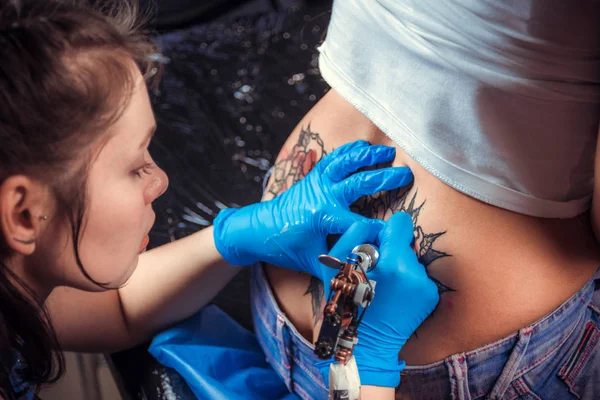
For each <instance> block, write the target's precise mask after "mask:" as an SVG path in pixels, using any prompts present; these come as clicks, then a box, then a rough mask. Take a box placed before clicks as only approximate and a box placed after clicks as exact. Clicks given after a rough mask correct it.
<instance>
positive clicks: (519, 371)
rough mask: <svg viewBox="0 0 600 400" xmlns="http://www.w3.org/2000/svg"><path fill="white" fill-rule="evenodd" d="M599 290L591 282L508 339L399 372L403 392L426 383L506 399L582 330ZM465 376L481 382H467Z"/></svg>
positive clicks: (455, 390) (449, 391)
mask: <svg viewBox="0 0 600 400" xmlns="http://www.w3.org/2000/svg"><path fill="white" fill-rule="evenodd" d="M595 286H596V285H595V279H594V278H592V279H591V280H590V281H588V282H587V283H586V284H585V285H584V286H583V287H582V288H581V289H580V290H579V291H578V292H577V293H575V294H574V295H573V296H571V297H570V298H569V299H568V300H567V301H565V302H564V303H563V304H562V305H561V306H559V307H558V308H556V309H555V310H553V311H552V312H551V313H549V314H547V315H546V316H544V317H542V318H541V319H539V320H537V321H536V322H534V323H533V324H531V325H529V326H526V327H524V328H522V329H520V330H519V331H517V332H515V333H514V334H512V335H510V336H507V337H505V338H502V339H500V340H497V341H495V342H493V343H490V344H488V345H486V346H483V347H480V348H478V349H475V350H472V351H468V352H464V353H458V354H454V355H452V356H450V357H447V358H446V359H444V360H441V361H438V362H435V363H432V364H428V365H424V366H407V367H406V368H405V369H404V370H403V371H402V373H401V375H402V384H401V391H403V392H404V391H407V392H409V391H411V386H413V387H414V389H415V390H419V389H418V386H422V385H423V382H425V381H426V382H430V383H433V382H435V383H437V384H439V385H444V386H446V387H443V388H442V387H440V388H436V389H434V390H436V391H437V392H439V393H454V394H456V397H458V398H467V396H461V395H460V393H470V394H473V395H474V396H475V397H477V394H478V393H489V398H492V399H493V398H500V397H502V395H503V393H505V391H506V390H507V388H508V386H509V384H510V383H511V382H512V381H513V380H515V379H517V378H519V377H520V376H522V375H524V374H526V373H527V372H528V371H530V370H531V369H533V368H535V367H536V366H538V365H539V364H540V363H542V362H544V360H546V359H547V358H548V357H550V356H551V355H552V354H553V353H554V352H555V351H557V350H558V349H560V348H561V346H563V345H564V344H565V342H567V340H568V339H569V338H571V337H572V335H573V333H574V332H575V330H576V329H581V328H582V326H581V324H580V322H581V320H582V319H583V318H584V316H585V313H586V310H587V308H588V306H591V302H592V298H593V296H594V291H595ZM493 371H496V373H494V372H493ZM467 373H468V375H469V376H472V377H475V376H476V377H477V379H476V380H474V379H464V376H466V375H467ZM435 383H433V384H434V385H435ZM460 385H464V387H460Z"/></svg>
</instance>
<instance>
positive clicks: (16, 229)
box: [0, 175, 49, 255]
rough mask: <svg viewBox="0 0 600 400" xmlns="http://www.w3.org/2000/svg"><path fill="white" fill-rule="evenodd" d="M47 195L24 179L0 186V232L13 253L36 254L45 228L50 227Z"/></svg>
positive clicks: (10, 180) (20, 177) (14, 177)
mask: <svg viewBox="0 0 600 400" xmlns="http://www.w3.org/2000/svg"><path fill="white" fill-rule="evenodd" d="M48 209H49V207H48V191H47V188H46V187H44V186H43V185H42V184H41V183H39V182H38V181H36V180H34V179H31V178H29V177H27V176H24V175H14V176H10V177H8V178H7V179H6V180H5V181H4V182H2V184H0V229H1V232H2V236H3V237H4V242H5V243H6V245H7V246H8V247H9V248H10V249H11V250H13V251H15V252H17V253H20V254H23V255H29V254H31V253H33V252H34V251H35V247H36V240H37V239H39V235H40V232H41V230H42V227H43V225H45V224H46V223H47V221H46V220H47V216H46V213H45V212H44V210H48Z"/></svg>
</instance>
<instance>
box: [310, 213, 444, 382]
mask: <svg viewBox="0 0 600 400" xmlns="http://www.w3.org/2000/svg"><path fill="white" fill-rule="evenodd" d="M374 236H377V238H376V240H375V243H376V244H377V246H378V247H379V255H380V257H379V262H378V263H377V266H376V267H375V269H374V270H372V271H371V272H370V273H368V277H369V279H373V280H375V281H377V285H376V286H375V298H374V299H373V301H372V302H371V305H370V307H369V309H368V310H367V311H366V313H365V316H364V318H363V320H362V323H361V324H360V326H359V327H358V344H357V345H356V346H355V348H354V352H353V354H354V357H355V359H356V364H357V366H358V372H359V374H360V381H361V384H362V385H373V386H385V387H396V386H398V384H399V383H400V371H401V370H402V369H403V368H404V362H399V361H398V352H399V351H400V349H401V348H402V346H403V345H404V343H406V341H407V340H408V338H409V337H410V336H411V335H412V334H413V333H414V331H415V330H416V329H417V328H418V327H419V325H421V323H422V322H423V321H424V320H425V318H427V316H428V315H429V314H431V312H432V311H433V309H434V308H435V306H436V305H437V303H438V301H439V294H438V290H437V286H436V285H435V283H434V282H433V281H432V280H431V279H429V278H428V277H427V274H426V273H425V267H423V265H421V264H420V263H419V261H418V260H417V256H416V255H415V253H414V251H413V250H412V248H411V247H410V244H411V242H412V241H413V239H414V233H413V224H412V218H411V216H410V215H408V214H406V213H403V212H399V213H396V214H394V215H392V217H391V218H390V219H389V220H388V221H387V223H386V224H385V227H384V228H383V229H382V230H381V231H380V232H379V233H377V232H375V231H374V229H372V228H371V229H366V226H364V225H363V224H362V223H360V222H359V223H357V224H355V225H353V226H352V227H350V228H349V229H348V231H347V232H346V233H345V234H344V235H343V236H342V237H341V238H340V240H339V241H338V242H337V244H336V245H335V246H334V248H333V249H332V250H331V252H330V255H333V256H334V257H336V258H338V259H340V260H345V259H346V256H347V255H348V254H349V253H350V252H351V251H352V249H353V248H354V246H356V245H358V244H361V243H368V242H369V241H370V242H371V243H372V242H373V238H374ZM329 270H332V271H333V272H324V276H325V279H327V278H329V280H331V278H332V277H333V276H335V274H336V273H337V271H336V270H334V269H332V268H329ZM324 271H325V270H324ZM325 286H327V285H325ZM330 362H331V360H328V361H325V362H322V363H319V365H318V367H319V369H320V371H321V374H322V375H323V378H324V379H325V382H326V383H327V381H328V374H329V363H330Z"/></svg>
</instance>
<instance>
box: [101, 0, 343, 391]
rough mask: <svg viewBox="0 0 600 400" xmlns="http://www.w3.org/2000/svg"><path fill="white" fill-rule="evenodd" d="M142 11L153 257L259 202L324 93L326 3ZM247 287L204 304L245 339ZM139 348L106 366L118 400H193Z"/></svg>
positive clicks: (219, 3)
mask: <svg viewBox="0 0 600 400" xmlns="http://www.w3.org/2000/svg"><path fill="white" fill-rule="evenodd" d="M149 3H152V4H151V5H150V7H151V9H152V12H153V14H152V15H154V25H153V28H154V29H155V30H156V31H157V32H158V33H157V35H156V41H157V43H159V45H160V47H161V56H160V60H161V63H162V64H163V66H164V73H163V79H162V83H161V85H160V86H159V88H158V89H155V90H153V91H152V92H151V97H152V101H153V106H154V111H155V114H156V119H157V122H158V129H157V132H156V135H155V138H154V140H153V142H152V144H151V146H150V152H151V154H152V156H153V158H154V159H155V161H156V162H157V164H159V165H160V166H161V167H162V168H163V169H164V170H165V171H166V173H167V174H168V175H169V178H170V187H169V189H168V191H167V192H166V193H165V194H164V195H163V196H162V197H161V198H159V199H158V200H157V201H156V202H155V203H154V209H155V211H156V214H157V219H156V225H155V227H154V229H153V231H152V232H151V234H150V239H151V240H150V247H155V246H158V245H161V244H165V243H168V242H170V241H173V240H176V239H178V238H181V237H184V236H186V235H189V234H191V233H194V232H196V231H198V230H200V229H202V228H203V227H206V226H207V225H209V224H210V223H211V221H212V219H213V218H214V216H215V215H216V214H217V213H218V211H219V210H220V209H221V208H224V207H231V206H237V205H245V204H249V203H252V202H256V201H259V200H260V198H261V192H262V180H263V177H264V175H265V173H266V172H267V171H268V169H269V168H270V167H271V166H272V164H273V162H274V160H275V157H276V156H277V153H278V151H279V149H280V148H281V146H282V145H283V143H284V141H285V139H286V138H287V136H288V135H289V133H291V131H292V129H293V128H294V127H295V126H296V124H297V123H298V122H299V120H300V119H301V118H302V117H303V116H304V114H305V113H306V112H307V111H308V110H309V109H310V108H311V107H312V106H313V105H314V104H315V103H316V102H317V101H318V100H319V99H320V98H321V97H322V96H323V94H324V93H325V92H326V91H327V85H326V84H325V83H324V82H323V81H322V79H321V78H320V75H319V72H318V68H317V54H318V52H317V51H316V47H317V46H318V44H319V43H320V42H321V41H322V39H323V38H324V33H325V28H326V27H327V23H328V21H329V15H330V10H331V3H330V1H329V0H313V1H309V0H250V1H243V0H205V1H197V0H176V1H174V0H164V1H156V0H152V1H151V2H149V1H142V5H143V6H145V7H147V6H148V4H149ZM164 268H169V266H168V265H165V266H164ZM248 277H249V271H244V272H243V273H241V274H240V275H239V276H237V277H236V278H235V279H234V280H233V281H232V282H231V283H230V284H229V285H228V286H227V287H226V288H225V289H224V290H223V292H222V293H221V294H220V295H219V296H218V297H217V298H216V299H215V301H214V302H215V303H216V304H217V305H219V306H220V307H221V308H222V309H223V310H225V311H226V312H227V313H228V314H229V315H230V316H232V317H233V318H234V319H235V320H236V321H238V322H239V323H240V324H242V325H243V326H244V327H246V328H248V329H251V328H252V322H251V315H250V309H249V288H248ZM147 347H148V345H147V344H146V345H142V346H138V347H137V348H135V349H132V350H128V351H126V352H122V353H118V354H112V355H110V356H108V359H109V363H110V364H111V367H112V370H113V373H114V375H115V377H116V379H117V384H118V386H119V388H120V389H121V392H122V394H123V396H124V398H126V399H169V400H171V399H173V398H178V399H188V398H189V399H191V398H194V397H193V395H192V394H191V392H190V391H189V389H188V388H187V386H186V385H185V383H184V382H183V381H182V380H181V378H180V377H179V375H178V374H177V373H176V372H175V371H173V370H170V369H167V368H165V367H162V366H161V365H160V364H158V363H157V362H156V361H155V360H154V359H153V358H152V356H150V354H149V353H148V352H147V350H146V349H147Z"/></svg>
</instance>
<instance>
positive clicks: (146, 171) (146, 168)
mask: <svg viewBox="0 0 600 400" xmlns="http://www.w3.org/2000/svg"><path fill="white" fill-rule="evenodd" d="M152 168H154V164H152V163H145V164H144V165H142V166H141V167H139V168H136V169H134V170H133V171H131V173H133V174H134V175H135V176H137V177H138V178H142V177H144V176H145V175H150V173H151V171H152Z"/></svg>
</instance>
